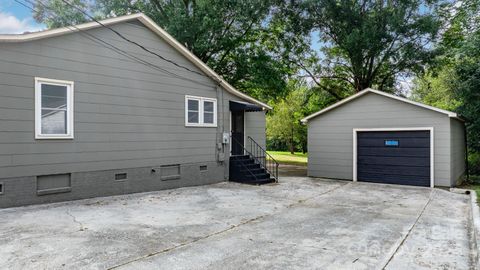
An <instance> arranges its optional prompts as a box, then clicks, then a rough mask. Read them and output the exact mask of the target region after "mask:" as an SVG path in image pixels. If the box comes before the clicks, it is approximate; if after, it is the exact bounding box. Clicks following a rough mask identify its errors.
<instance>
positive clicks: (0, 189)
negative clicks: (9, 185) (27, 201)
mask: <svg viewBox="0 0 480 270" xmlns="http://www.w3.org/2000/svg"><path fill="white" fill-rule="evenodd" d="M2 194H3V183H0V195H2Z"/></svg>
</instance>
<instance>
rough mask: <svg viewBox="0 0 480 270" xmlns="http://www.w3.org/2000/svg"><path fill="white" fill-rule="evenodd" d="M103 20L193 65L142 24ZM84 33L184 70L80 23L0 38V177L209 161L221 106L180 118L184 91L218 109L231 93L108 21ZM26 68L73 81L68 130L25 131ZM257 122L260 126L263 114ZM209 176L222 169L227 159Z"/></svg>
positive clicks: (30, 111) (30, 101) (29, 110)
mask: <svg viewBox="0 0 480 270" xmlns="http://www.w3.org/2000/svg"><path fill="white" fill-rule="evenodd" d="M112 28H115V29H116V30H117V31H119V32H121V33H122V34H124V35H125V36H127V37H129V38H132V39H134V40H136V41H137V42H139V43H141V44H143V45H145V46H146V47H147V48H148V49H150V50H152V51H155V52H157V53H159V54H161V55H162V56H164V57H166V58H169V59H171V60H173V61H175V62H177V63H180V64H181V65H183V66H186V67H188V68H189V69H191V70H193V71H196V72H200V73H202V72H201V71H200V70H199V69H198V68H197V67H196V66H194V65H193V64H191V63H190V62H189V60H188V59H186V58H185V57H183V56H182V55H181V54H179V53H178V52H177V51H176V50H175V49H174V48H172V47H171V46H169V45H168V44H167V43H165V42H164V41H163V40H162V39H161V38H159V37H158V36H157V35H156V34H154V33H153V32H151V31H150V30H149V29H147V28H145V27H144V26H141V25H139V24H134V23H121V24H117V25H113V26H112ZM88 33H90V34H92V35H95V36H97V37H100V38H101V39H102V40H105V41H107V42H110V43H112V44H115V46H117V47H119V48H121V49H122V50H125V51H128V52H129V53H131V54H134V55H135V56H137V57H139V58H142V59H144V60H147V61H149V62H150V63H153V64H155V65H158V66H160V67H161V68H163V69H165V70H168V71H170V72H174V73H175V74H177V75H180V76H182V77H183V78H178V77H176V76H172V75H171V74H165V73H164V72H161V71H159V70H156V69H152V68H151V67H148V66H145V65H142V64H140V63H137V62H135V61H133V60H131V59H128V58H126V57H125V56H121V55H120V54H118V53H116V52H114V51H112V50H110V49H108V48H105V47H103V46H101V45H99V44H96V43H95V42H93V41H91V40H89V39H88V38H87V37H86V36H85V35H84V34H81V33H73V34H67V35H63V36H59V37H53V38H47V39H41V40H36V41H31V42H22V43H10V44H8V43H0V176H1V177H0V178H14V177H24V176H36V175H44V174H58V173H75V172H91V171H105V170H115V169H122V168H143V167H150V166H160V165H163V164H196V163H209V162H210V163H211V162H216V161H217V158H218V150H217V144H216V143H217V142H218V141H219V140H220V138H221V133H222V129H221V127H222V125H224V126H225V127H226V130H227V131H228V124H229V122H230V119H229V113H226V112H225V113H224V117H223V118H222V117H221V115H220V114H221V113H222V111H221V110H220V109H219V112H218V113H219V115H218V128H211V127H208V128H207V127H185V95H194V96H201V97H210V98H217V99H218V106H219V108H220V106H221V103H222V102H221V101H222V97H223V99H224V102H223V104H224V109H226V110H227V112H228V100H229V99H233V100H240V98H238V97H233V96H232V95H231V94H229V93H227V92H225V91H224V90H220V89H217V87H216V83H215V82H214V81H213V80H211V79H210V78H207V77H205V76H201V75H197V74H193V73H191V72H188V71H186V70H184V69H182V68H180V67H177V66H175V65H173V64H170V63H167V62H165V61H163V60H161V59H159V58H157V57H155V56H152V55H150V54H148V53H147V52H145V51H142V50H141V49H139V48H138V47H136V46H134V45H132V44H129V43H127V42H125V41H123V40H121V39H120V38H119V37H118V36H116V35H115V34H114V33H112V32H111V31H109V30H108V29H104V28H97V29H92V30H89V31H88ZM34 77H44V78H49V79H58V80H69V81H74V83H75V87H74V118H75V120H74V129H75V132H74V139H73V140H35V139H34V134H35V132H34V124H35V123H34V118H35V114H34ZM186 78H187V79H186ZM190 80H194V81H193V82H192V81H190ZM221 92H223V93H224V95H221ZM247 114H248V113H247ZM222 120H223V122H222ZM256 120H258V119H256ZM256 120H255V121H256ZM260 120H261V119H260ZM251 124H252V125H254V123H251ZM247 125H250V121H249V123H248V124H247ZM259 125H263V126H264V119H263V122H262V123H259ZM255 127H257V126H255ZM255 136H257V135H255ZM259 138H260V139H264V135H263V137H259ZM225 152H226V153H225V158H228V151H225ZM210 163H209V164H210ZM224 167H225V166H224ZM216 177H217V179H219V180H225V179H228V169H224V173H223V175H222V174H220V175H216Z"/></svg>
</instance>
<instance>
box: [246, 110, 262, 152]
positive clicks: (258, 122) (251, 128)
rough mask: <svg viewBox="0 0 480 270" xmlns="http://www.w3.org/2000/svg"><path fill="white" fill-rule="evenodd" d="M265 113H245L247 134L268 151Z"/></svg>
mask: <svg viewBox="0 0 480 270" xmlns="http://www.w3.org/2000/svg"><path fill="white" fill-rule="evenodd" d="M265 125H266V124H265V111H261V112H245V133H246V136H250V137H252V138H253V139H254V140H255V141H256V142H257V143H258V144H259V145H260V146H261V147H263V149H266V135H265V134H266V130H265V128H266V126H265Z"/></svg>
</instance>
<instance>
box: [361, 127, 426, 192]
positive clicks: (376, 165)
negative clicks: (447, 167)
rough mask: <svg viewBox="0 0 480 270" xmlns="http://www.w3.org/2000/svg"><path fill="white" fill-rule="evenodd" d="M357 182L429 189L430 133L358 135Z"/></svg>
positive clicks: (379, 132) (408, 132)
mask: <svg viewBox="0 0 480 270" xmlns="http://www.w3.org/2000/svg"><path fill="white" fill-rule="evenodd" d="M357 180H358V181H366V182H375V183H388V184H401V185H414V186H430V131H374V132H373V131H372V132H370V131H369V132H358V133H357Z"/></svg>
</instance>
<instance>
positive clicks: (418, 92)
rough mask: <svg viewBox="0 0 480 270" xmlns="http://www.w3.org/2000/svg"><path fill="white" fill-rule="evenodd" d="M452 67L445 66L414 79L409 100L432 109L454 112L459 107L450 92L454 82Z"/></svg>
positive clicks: (458, 103) (458, 102)
mask: <svg viewBox="0 0 480 270" xmlns="http://www.w3.org/2000/svg"><path fill="white" fill-rule="evenodd" d="M455 77H456V73H455V70H454V67H452V66H451V65H445V66H443V67H442V68H441V69H440V70H429V71H427V72H426V73H425V74H424V75H422V76H420V77H417V78H415V80H414V86H413V88H412V90H411V93H412V94H411V98H412V99H413V100H415V101H419V102H422V103H425V104H429V105H431V106H434V107H438V108H442V109H445V110H450V111H454V110H457V108H458V107H459V106H460V105H461V102H460V101H459V100H457V99H456V96H455V94H454V92H453V91H452V85H451V83H452V82H453V81H454V80H455Z"/></svg>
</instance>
